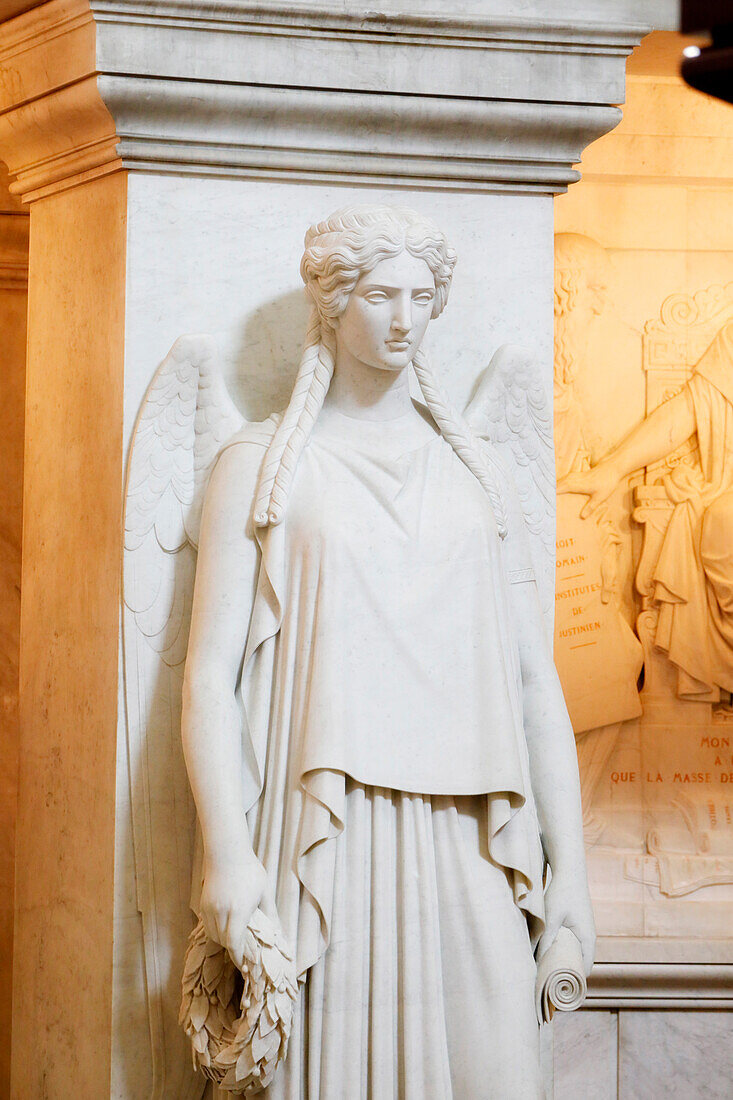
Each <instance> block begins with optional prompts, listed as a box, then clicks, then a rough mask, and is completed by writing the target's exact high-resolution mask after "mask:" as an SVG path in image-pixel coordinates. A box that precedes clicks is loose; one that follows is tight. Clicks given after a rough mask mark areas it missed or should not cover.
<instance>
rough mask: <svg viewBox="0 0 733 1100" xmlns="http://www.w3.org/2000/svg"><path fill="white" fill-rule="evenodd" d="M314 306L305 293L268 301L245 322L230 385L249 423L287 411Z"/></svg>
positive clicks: (295, 293) (237, 347)
mask: <svg viewBox="0 0 733 1100" xmlns="http://www.w3.org/2000/svg"><path fill="white" fill-rule="evenodd" d="M308 314H309V303H308V299H307V297H306V294H305V292H304V291H303V290H294V291H291V292H290V293H288V294H284V295H281V296H280V297H278V298H273V299H272V301H269V302H266V303H265V304H264V305H262V306H260V307H259V308H258V309H256V310H255V311H254V312H253V313H251V314H250V315H249V316H248V317H247V318H246V319H245V320H244V323H243V326H242V329H241V332H240V335H239V339H238V341H237V343H236V344H235V348H236V350H235V353H234V362H233V364H232V366H231V373H230V374H228V376H227V378H226V381H227V386H228V388H229V392H230V393H231V395H232V398H233V399H234V401H235V402H236V404H237V406H238V408H240V409H241V410H242V412H243V414H244V415H245V417H246V418H247V419H248V420H264V419H265V418H266V417H268V416H269V415H270V413H272V412H277V411H279V410H281V409H283V408H284V407H285V405H286V404H287V403H288V400H289V398H290V392H291V390H292V388H293V382H294V380H295V375H296V372H297V369H298V364H299V363H300V358H301V354H302V350H303V337H304V334H305V331H306V327H307V325H308Z"/></svg>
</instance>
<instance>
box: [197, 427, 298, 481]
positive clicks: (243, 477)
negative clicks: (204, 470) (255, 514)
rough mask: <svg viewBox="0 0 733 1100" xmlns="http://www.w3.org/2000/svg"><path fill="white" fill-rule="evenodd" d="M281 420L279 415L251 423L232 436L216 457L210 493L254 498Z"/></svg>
mask: <svg viewBox="0 0 733 1100" xmlns="http://www.w3.org/2000/svg"><path fill="white" fill-rule="evenodd" d="M281 419H282V417H281V415H280V414H274V415H272V416H268V418H267V420H261V421H249V422H247V423H245V424H244V425H243V426H242V427H241V428H240V429H239V431H237V432H236V433H235V434H234V435H233V436H230V438H229V439H228V440H227V441H226V443H224V445H223V446H222V448H221V450H220V451H219V454H218V456H217V459H216V464H215V466H214V470H213V473H212V476H211V482H210V484H209V490H210V492H211V493H214V494H216V495H217V496H218V495H219V494H222V495H223V496H224V497H226V496H230V495H233V496H234V497H235V498H236V499H237V500H240V499H244V498H247V499H249V498H251V497H252V496H253V494H254V491H255V486H256V484H257V480H258V478H259V473H260V469H261V467H262V461H263V459H264V457H265V454H266V452H267V448H268V447H269V445H270V442H271V441H272V437H273V436H274V434H275V432H276V430H277V426H278V424H279V423H280V420H281ZM207 495H208V491H207Z"/></svg>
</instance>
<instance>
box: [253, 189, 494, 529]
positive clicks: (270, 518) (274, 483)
mask: <svg viewBox="0 0 733 1100" xmlns="http://www.w3.org/2000/svg"><path fill="white" fill-rule="evenodd" d="M403 251H407V252H409V253H410V255H412V256H414V257H416V258H417V259H421V260H424V261H425V263H426V264H427V265H428V267H429V269H430V271H431V273H432V275H433V279H434V280H435V300H434V304H433V311H432V317H433V318H435V317H438V316H439V315H440V314H441V313H442V311H443V309H444V308H445V305H446V302H447V301H448V292H449V290H450V284H451V279H452V277H453V268H454V267H455V264H456V253H455V250H454V249H453V248H451V246H450V245H449V244H448V241H447V240H446V238H445V236H444V234H443V233H441V231H440V230H439V229H438V228H437V227H436V226H435V225H433V223H432V222H431V221H429V220H428V219H427V218H424V217H423V216H422V215H420V214H418V213H416V212H415V211H413V210H409V209H406V208H401V207H392V206H379V205H364V206H349V207H345V208H344V209H343V210H337V211H336V212H335V213H334V214H331V216H330V217H329V218H326V219H325V221H322V222H318V223H317V224H316V225H312V226H311V227H310V229H309V230H308V232H307V233H306V235H305V252H304V253H303V259H302V260H301V264H300V274H301V276H302V279H303V282H304V283H305V286H306V290H307V291H308V293H309V295H310V297H311V299H312V302H313V307H312V310H311V315H310V320H309V322H308V328H307V331H306V336H305V343H304V347H303V355H302V358H301V361H300V366H299V368H298V373H297V375H296V379H295V385H294V387H293V392H292V395H291V398H290V402H289V404H288V407H287V408H286V410H285V413H284V415H283V418H282V421H281V422H280V424H279V426H278V428H277V430H276V432H275V434H274V436H273V438H272V441H271V443H270V446H269V448H268V451H267V454H266V456H265V460H264V462H263V465H262V470H261V472H260V479H259V484H258V487H257V492H256V494H255V506H254V523H255V525H256V526H258V527H266V526H267V525H268V524H270V525H273V526H274V525H276V524H278V523H280V522H281V521H282V519H283V516H284V514H285V509H286V506H287V501H288V495H289V493H290V488H291V485H292V482H293V477H294V475H295V469H296V466H297V464H298V459H299V458H300V455H301V454H302V451H303V448H304V447H305V445H306V443H307V441H308V438H309V436H310V433H311V431H312V429H313V425H314V423H315V420H316V417H317V416H318V413H319V412H320V410H321V408H322V406H323V402H324V399H325V396H326V393H327V391H328V387H329V384H330V382H331V377H332V375H333V370H334V364H335V359H336V333H335V328H334V322H335V321H336V319H337V318H338V317H340V315H341V314H342V313H343V312H344V310H345V309H346V304H347V302H348V300H349V295H350V294H351V292H352V291H353V289H354V287H355V286H356V284H357V282H358V281H359V279H360V278H361V276H362V275H365V274H367V273H368V272H369V271H372V270H373V269H374V268H375V267H376V266H377V264H378V263H379V262H380V261H381V260H384V259H387V258H388V257H391V256H397V255H399V254H400V253H401V252H403ZM412 365H413V368H414V370H415V374H416V376H417V379H418V382H419V383H420V389H421V390H422V394H423V397H424V399H425V403H426V405H427V406H428V409H429V410H430V413H431V415H432V416H433V419H434V420H435V423H436V424H437V426H438V428H439V430H440V432H441V434H442V435H443V436H444V438H445V439H446V440H447V441H448V442H449V443H450V445H451V446H452V447H453V449H454V451H455V452H456V454H457V455H458V457H459V458H460V459H461V460H462V461H463V462H464V463H465V465H466V466H467V467H468V469H469V470H471V472H472V473H473V474H474V475H475V476H476V477H477V478H478V480H479V482H480V483H481V485H482V486H483V487H484V489H485V490H486V492H487V493H488V496H489V499H490V501H491V504H492V507H493V510H494V515H495V519H496V522H497V526H498V527H499V532H500V534H501V535H502V537H503V535H504V534H505V533H506V524H505V518H504V509H503V504H502V500H501V494H500V493H499V490H498V488H497V485H496V481H495V476H494V472H493V471H492V469H491V467H490V464H489V462H488V460H487V458H486V456H485V455H484V453H483V452H482V450H481V448H480V446H479V443H478V440H477V438H476V436H475V435H474V434H473V432H472V431H471V429H470V428H469V427H468V425H467V424H466V423H465V421H464V420H463V418H462V417H460V416H459V415H458V414H457V413H456V412H455V410H454V409H453V408H452V407H451V405H450V402H449V401H448V398H447V397H446V395H445V393H444V392H443V390H442V389H441V387H440V386H439V385H438V383H437V381H436V379H435V378H434V376H433V374H432V371H431V370H430V367H429V365H428V362H427V359H426V357H425V355H424V353H423V352H422V351H420V352H418V353H417V354H416V355H415V358H414V359H413V363H412Z"/></svg>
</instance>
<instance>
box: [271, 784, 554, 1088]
mask: <svg viewBox="0 0 733 1100" xmlns="http://www.w3.org/2000/svg"><path fill="white" fill-rule="evenodd" d="M485 833H486V799H485V796H479V797H458V798H453V797H448V796H427V795H419V794H407V793H404V792H400V791H394V790H387V789H384V788H375V787H366V786H363V785H361V784H359V783H356V782H353V781H351V780H347V796H346V820H345V822H344V830H343V832H342V834H341V835H340V836H339V837H338V839H337V842H336V843H337V845H338V851H337V856H336V864H335V870H334V878H333V911H332V916H331V930H330V931H331V934H330V942H329V946H328V949H327V951H326V952H325V954H324V955H323V956H322V957H321V958H320V959H319V960H318V962H317V963H316V964H315V965H314V966H312V967H311V968H310V970H309V971H308V976H307V980H306V982H305V985H304V987H303V988H302V989H301V995H300V999H299V1003H298V1009H297V1014H296V1019H295V1023H294V1027H293V1033H292V1035H291V1040H290V1048H289V1051H288V1057H287V1060H286V1062H285V1064H284V1065H283V1066H282V1067H280V1069H279V1070H278V1076H277V1078H276V1080H275V1081H274V1082H273V1084H272V1086H271V1087H270V1088H269V1089H268V1090H267V1092H266V1094H263V1095H266V1096H267V1098H268V1100H361V1098H363V1100H482V1098H487V1100H488V1098H492V1100H541V1098H542V1097H544V1091H543V1087H542V1079H541V1072H540V1058H539V1031H538V1025H537V1019H536V1015H535V1008H534V982H535V964H534V959H533V956H532V948H531V945H530V939H529V934H528V929H527V923H526V919H525V916H524V914H523V913H522V911H521V910H520V909H519V908H518V907H517V906H516V904H515V902H514V899H513V894H512V887H511V884H510V882H509V879H508V877H507V874H506V872H505V871H504V870H503V869H502V868H501V867H500V866H498V865H497V864H496V863H494V862H493V861H492V860H491V859H490V857H489V855H488V838H487V836H486V835H485Z"/></svg>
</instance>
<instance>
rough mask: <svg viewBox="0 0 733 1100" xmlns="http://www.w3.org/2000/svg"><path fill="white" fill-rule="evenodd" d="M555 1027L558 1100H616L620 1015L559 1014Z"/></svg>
mask: <svg viewBox="0 0 733 1100" xmlns="http://www.w3.org/2000/svg"><path fill="white" fill-rule="evenodd" d="M552 1026H553V1032H554V1044H555V1050H554V1076H555V1100H616V1045H617V1041H618V1034H617V1032H618V1013H616V1012H588V1011H583V1010H582V1009H581V1010H580V1011H579V1012H566V1013H562V1012H558V1013H557V1014H556V1015H555V1018H554V1020H553V1025H552Z"/></svg>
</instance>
